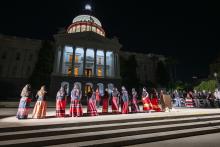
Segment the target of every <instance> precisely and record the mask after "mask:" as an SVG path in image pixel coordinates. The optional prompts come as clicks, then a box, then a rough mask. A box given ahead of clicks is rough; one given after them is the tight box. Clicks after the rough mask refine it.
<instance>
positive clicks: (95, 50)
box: [93, 49, 97, 77]
mask: <svg viewBox="0 0 220 147" xmlns="http://www.w3.org/2000/svg"><path fill="white" fill-rule="evenodd" d="M94 52H95V56H94V60H95V61H94V74H93V75H94V77H96V62H97V59H96V58H97V56H96V54H97V49H94Z"/></svg>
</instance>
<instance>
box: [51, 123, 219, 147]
mask: <svg viewBox="0 0 220 147" xmlns="http://www.w3.org/2000/svg"><path fill="white" fill-rule="evenodd" d="M219 132H220V126H217V127H216V128H215V127H205V128H196V129H187V130H177V131H169V132H160V133H152V134H142V135H133V136H125V137H118V138H110V139H99V140H92V141H83V142H76V143H68V144H59V145H52V146H50V147H68V146H74V147H78V146H81V147H103V146H104V147H113V146H114V147H121V146H129V145H135V146H136V145H138V144H143V143H150V142H157V141H163V140H169V139H177V138H183V137H190V136H196V135H204V134H211V133H219Z"/></svg>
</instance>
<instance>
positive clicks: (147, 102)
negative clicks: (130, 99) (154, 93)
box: [142, 87, 152, 112]
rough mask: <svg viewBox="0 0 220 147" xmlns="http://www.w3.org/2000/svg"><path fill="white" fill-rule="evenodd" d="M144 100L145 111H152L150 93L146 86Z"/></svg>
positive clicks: (143, 92)
mask: <svg viewBox="0 0 220 147" xmlns="http://www.w3.org/2000/svg"><path fill="white" fill-rule="evenodd" d="M142 102H143V111H145V112H151V110H152V104H151V101H150V98H149V94H148V92H147V90H146V88H145V87H144V88H143V91H142Z"/></svg>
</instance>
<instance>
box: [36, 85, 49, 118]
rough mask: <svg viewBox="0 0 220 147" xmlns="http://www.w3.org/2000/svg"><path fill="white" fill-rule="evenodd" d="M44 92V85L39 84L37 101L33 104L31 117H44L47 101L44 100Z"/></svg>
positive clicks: (45, 92)
mask: <svg viewBox="0 0 220 147" xmlns="http://www.w3.org/2000/svg"><path fill="white" fill-rule="evenodd" d="M46 94H47V91H46V90H45V85H43V86H41V88H40V90H39V91H38V92H37V94H36V98H37V102H36V104H35V106H34V110H33V114H32V118H37V119H40V118H45V117H46V111H47V102H46Z"/></svg>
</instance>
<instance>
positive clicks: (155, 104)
mask: <svg viewBox="0 0 220 147" xmlns="http://www.w3.org/2000/svg"><path fill="white" fill-rule="evenodd" d="M151 104H152V109H153V110H155V111H156V112H160V111H161V109H160V107H159V104H158V93H157V90H156V89H155V88H154V89H153V93H152V99H151Z"/></svg>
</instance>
